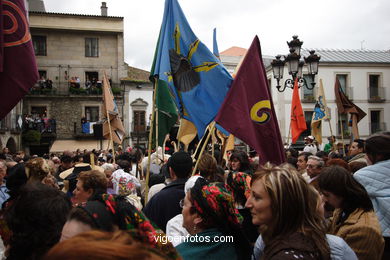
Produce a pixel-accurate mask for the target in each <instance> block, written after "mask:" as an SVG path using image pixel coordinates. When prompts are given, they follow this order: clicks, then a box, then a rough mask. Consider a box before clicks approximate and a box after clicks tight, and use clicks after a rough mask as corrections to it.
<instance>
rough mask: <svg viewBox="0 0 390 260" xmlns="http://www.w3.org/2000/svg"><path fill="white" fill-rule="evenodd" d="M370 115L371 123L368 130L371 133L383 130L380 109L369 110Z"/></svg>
mask: <svg viewBox="0 0 390 260" xmlns="http://www.w3.org/2000/svg"><path fill="white" fill-rule="evenodd" d="M370 116H371V119H370V120H371V121H370V122H371V123H370V128H371V129H370V130H371V134H375V133H378V132H382V131H385V130H386V129H385V126H384V123H382V122H381V111H380V110H371V112H370Z"/></svg>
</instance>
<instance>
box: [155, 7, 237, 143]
mask: <svg viewBox="0 0 390 260" xmlns="http://www.w3.org/2000/svg"><path fill="white" fill-rule="evenodd" d="M151 75H152V76H158V78H159V80H162V81H164V82H166V84H167V85H168V87H169V90H170V92H171V95H172V96H173V100H174V102H175V104H176V107H177V108H178V111H179V113H180V116H181V117H183V118H185V119H187V120H189V121H191V122H192V123H193V124H194V125H195V126H196V128H197V131H198V136H199V138H201V137H202V136H203V134H204V132H205V129H206V127H207V125H208V124H209V123H210V122H211V121H213V120H214V118H215V116H216V114H217V112H218V110H219V108H220V106H221V104H222V102H223V100H224V98H225V96H226V93H227V91H228V89H229V87H230V85H231V82H232V78H231V76H230V74H229V73H228V71H227V70H226V69H225V67H224V66H223V65H222V63H221V62H220V61H219V60H218V59H217V58H216V57H215V55H214V54H213V53H211V51H210V50H209V49H208V48H207V47H206V46H205V45H204V44H203V43H202V42H201V41H199V39H198V38H197V37H196V35H195V34H194V33H193V32H192V29H191V27H190V26H189V24H188V22H187V19H186V17H185V16H184V13H183V11H182V9H181V7H180V5H179V3H178V1H177V0H166V1H165V10H164V17H163V22H162V25H161V30H160V35H159V39H158V43H157V47H156V52H155V57H154V62H153V66H152V69H151Z"/></svg>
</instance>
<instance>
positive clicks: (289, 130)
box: [286, 121, 291, 147]
mask: <svg viewBox="0 0 390 260" xmlns="http://www.w3.org/2000/svg"><path fill="white" fill-rule="evenodd" d="M290 136H291V121H290V125H289V126H288V135H287V141H286V143H287V145H288V147H290V143H289V141H290Z"/></svg>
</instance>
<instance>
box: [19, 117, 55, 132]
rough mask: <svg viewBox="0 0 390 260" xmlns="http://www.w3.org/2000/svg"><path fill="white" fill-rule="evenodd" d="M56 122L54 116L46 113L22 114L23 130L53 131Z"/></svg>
mask: <svg viewBox="0 0 390 260" xmlns="http://www.w3.org/2000/svg"><path fill="white" fill-rule="evenodd" d="M56 127H57V122H56V120H55V119H54V118H49V117H48V116H47V115H46V114H42V115H39V114H34V115H27V114H26V115H24V120H23V125H22V129H23V131H28V130H36V131H38V132H40V133H43V132H47V133H55V132H56Z"/></svg>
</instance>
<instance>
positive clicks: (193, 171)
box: [192, 121, 215, 175]
mask: <svg viewBox="0 0 390 260" xmlns="http://www.w3.org/2000/svg"><path fill="white" fill-rule="evenodd" d="M214 128H215V121H213V122H212V123H211V127H210V131H209V133H208V135H207V137H206V140H205V142H204V144H203V145H202V149H201V150H200V153H199V156H198V159H197V160H196V163H195V167H194V169H193V170H192V175H194V174H195V173H196V169H197V168H198V163H199V160H200V158H201V157H202V154H203V152H204V150H205V149H206V146H207V143H208V142H209V139H210V136H211V133H212V132H213V131H214ZM202 139H203V138H202ZM197 148H198V147H197Z"/></svg>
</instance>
